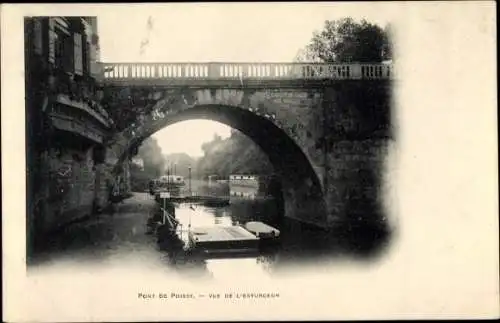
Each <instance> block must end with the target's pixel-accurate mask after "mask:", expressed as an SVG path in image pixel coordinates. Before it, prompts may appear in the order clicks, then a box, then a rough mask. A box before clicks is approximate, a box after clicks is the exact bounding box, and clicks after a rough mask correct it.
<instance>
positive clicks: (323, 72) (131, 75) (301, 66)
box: [100, 63, 392, 83]
mask: <svg viewBox="0 0 500 323" xmlns="http://www.w3.org/2000/svg"><path fill="white" fill-rule="evenodd" d="M100 64H101V68H102V81H104V82H105V83H107V82H111V83H112V82H113V81H117V82H124V81H134V80H171V81H175V80H181V81H186V80H192V81H197V80H198V81H210V80H213V81H223V80H233V81H234V80H240V81H244V80H262V81H265V80H272V81H276V80H278V81H279V80H283V81H286V80H322V79H331V80H360V79H361V80H381V79H391V78H392V65H388V64H324V63H100Z"/></svg>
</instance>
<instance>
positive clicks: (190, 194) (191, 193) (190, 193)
mask: <svg viewBox="0 0 500 323" xmlns="http://www.w3.org/2000/svg"><path fill="white" fill-rule="evenodd" d="M188 170H189V196H192V195H193V192H191V166H189V168H188Z"/></svg>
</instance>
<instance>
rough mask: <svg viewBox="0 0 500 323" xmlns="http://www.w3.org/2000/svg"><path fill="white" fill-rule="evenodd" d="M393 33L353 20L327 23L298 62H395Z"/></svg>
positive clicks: (345, 19)
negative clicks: (391, 60) (393, 59)
mask: <svg viewBox="0 0 500 323" xmlns="http://www.w3.org/2000/svg"><path fill="white" fill-rule="evenodd" d="M391 36H392V30H391V26H390V25H387V26H386V27H385V29H382V28H381V27H379V26H377V25H375V24H371V23H369V22H367V21H366V20H361V22H356V21H354V20H353V19H352V18H342V19H339V20H327V21H325V24H324V27H323V30H321V31H316V32H315V33H314V34H313V37H312V39H311V41H310V43H309V44H308V45H307V46H306V47H305V48H304V49H302V50H301V51H299V53H298V55H297V57H296V59H297V60H298V61H319V62H328V63H351V62H367V63H374V62H381V61H383V60H390V59H392V51H393V50H392V46H391Z"/></svg>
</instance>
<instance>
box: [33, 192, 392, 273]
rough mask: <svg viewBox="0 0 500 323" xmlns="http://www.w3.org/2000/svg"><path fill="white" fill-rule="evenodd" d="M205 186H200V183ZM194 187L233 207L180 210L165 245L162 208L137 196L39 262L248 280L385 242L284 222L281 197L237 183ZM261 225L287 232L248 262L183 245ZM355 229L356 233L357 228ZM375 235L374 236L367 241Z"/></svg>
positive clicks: (372, 231) (366, 230) (376, 235)
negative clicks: (197, 231) (152, 228)
mask: <svg viewBox="0 0 500 323" xmlns="http://www.w3.org/2000/svg"><path fill="white" fill-rule="evenodd" d="M198 184H199V183H198ZM203 185H204V184H203V183H202V184H201V185H194V186H196V187H195V189H197V190H198V192H201V193H203V194H206V193H209V194H212V195H219V196H220V195H224V196H227V195H229V198H230V204H229V205H227V206H224V207H208V206H204V205H201V204H188V203H181V204H177V205H176V210H175V215H176V218H177V220H178V221H179V222H180V224H181V225H182V230H180V232H179V233H178V237H177V238H175V239H174V240H171V239H170V240H168V241H166V240H160V239H158V236H157V235H155V234H151V232H148V229H147V222H148V219H149V218H151V217H152V215H153V214H154V213H155V212H158V210H159V204H158V203H157V202H156V201H155V200H154V198H153V197H152V196H151V195H150V194H148V193H145V192H143V193H135V194H134V196H133V197H131V198H129V199H127V200H125V201H124V202H123V203H120V204H119V205H117V208H116V212H115V213H114V214H103V215H101V216H98V217H95V218H93V219H90V220H87V221H83V222H81V223H76V224H73V225H71V226H69V227H68V228H66V229H64V230H63V231H62V232H59V233H57V234H55V235H53V236H52V237H51V238H50V239H48V240H47V241H46V246H44V247H43V248H42V252H40V253H39V255H38V256H37V257H36V260H35V261H34V263H36V262H38V263H39V264H45V265H47V264H48V265H49V267H50V266H54V265H55V266H58V265H60V264H66V265H68V264H70V265H77V266H78V267H79V268H84V267H81V265H82V264H84V265H87V264H98V265H99V266H103V265H105V266H107V265H111V266H115V267H120V268H123V267H130V266H136V265H138V266H153V267H155V268H157V269H158V268H159V269H161V268H165V269H167V268H168V270H173V271H174V272H176V273H180V274H181V275H187V276H188V277H201V278H215V279H219V280H220V279H224V278H227V277H230V276H231V275H232V274H231V273H232V272H234V271H237V272H239V273H241V274H242V275H248V277H252V278H254V279H257V278H258V277H271V276H272V275H273V274H275V273H277V272H280V270H281V269H286V268H289V267H290V266H293V265H297V264H300V265H303V264H306V263H312V264H313V265H314V264H317V262H318V261H324V260H325V259H339V258H343V257H344V256H349V257H351V256H359V255H361V256H366V255H369V254H370V253H372V250H373V249H374V247H375V249H376V247H377V244H378V245H380V244H381V241H383V238H384V233H383V232H381V231H380V230H379V229H378V228H373V227H370V226H369V225H368V226H366V225H365V226H362V227H359V226H358V228H357V229H356V226H350V227H349V229H347V230H346V229H343V230H341V231H338V232H332V231H329V232H326V231H323V230H321V229H319V228H314V227H310V226H307V225H303V224H300V223H297V222H295V221H293V220H290V219H288V218H286V217H284V214H282V211H281V210H282V206H280V203H279V199H276V198H275V197H273V196H269V195H267V196H266V195H265V194H263V193H262V192H259V190H258V189H257V188H256V187H244V186H231V187H229V188H227V189H222V190H221V189H219V188H217V187H216V188H212V189H208V191H207V189H206V187H205V188H203ZM248 221H261V222H264V223H266V224H269V225H271V226H273V227H275V228H277V229H279V230H280V232H281V235H280V244H278V245H277V246H273V247H271V248H268V249H266V250H261V251H260V252H259V253H258V254H254V255H247V256H245V257H237V258H236V257H226V258H219V259H214V258H210V259H207V258H206V257H199V256H196V255H193V254H191V253H190V252H189V251H188V252H186V250H185V248H184V247H183V242H184V243H185V242H186V241H187V238H188V230H190V229H189V228H196V227H211V226H231V225H236V224H238V223H239V224H244V223H246V222H248ZM353 228H354V229H353ZM367 238H368V239H367Z"/></svg>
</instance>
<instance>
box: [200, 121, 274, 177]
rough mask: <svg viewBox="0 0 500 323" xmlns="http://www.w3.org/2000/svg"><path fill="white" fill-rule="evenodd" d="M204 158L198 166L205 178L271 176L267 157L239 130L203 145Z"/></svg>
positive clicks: (216, 137) (270, 167)
mask: <svg viewBox="0 0 500 323" xmlns="http://www.w3.org/2000/svg"><path fill="white" fill-rule="evenodd" d="M202 149H203V152H204V156H203V157H201V158H200V159H199V161H198V165H197V174H198V176H199V177H202V178H205V177H207V176H208V175H218V176H219V177H222V178H227V177H228V176H229V175H230V174H270V173H272V170H273V169H272V166H271V163H270V162H269V160H268V158H267V156H266V155H265V154H264V153H263V152H262V151H261V149H260V148H259V147H258V146H257V145H256V144H255V143H254V142H253V141H252V140H251V139H250V138H248V137H247V136H245V135H244V134H242V133H241V132H239V131H237V130H233V131H232V132H231V136H230V137H229V138H227V139H222V138H221V137H219V136H217V135H216V136H214V138H213V139H212V141H210V142H207V143H205V144H203V146H202Z"/></svg>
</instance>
